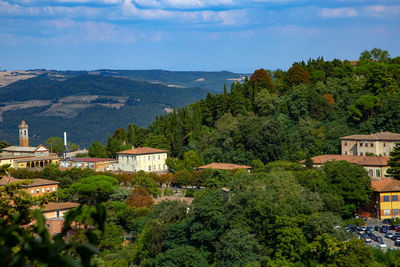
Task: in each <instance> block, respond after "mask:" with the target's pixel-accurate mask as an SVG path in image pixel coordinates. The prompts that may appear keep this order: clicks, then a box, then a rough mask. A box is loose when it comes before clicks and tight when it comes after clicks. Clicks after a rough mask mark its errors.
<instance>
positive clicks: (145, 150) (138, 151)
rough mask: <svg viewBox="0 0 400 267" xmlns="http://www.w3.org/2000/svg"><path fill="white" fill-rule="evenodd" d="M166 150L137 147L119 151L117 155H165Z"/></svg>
mask: <svg viewBox="0 0 400 267" xmlns="http://www.w3.org/2000/svg"><path fill="white" fill-rule="evenodd" d="M167 152H168V150H164V149H158V148H151V147H138V148H132V149H129V150H124V151H120V152H118V153H117V154H131V155H142V154H154V153H167Z"/></svg>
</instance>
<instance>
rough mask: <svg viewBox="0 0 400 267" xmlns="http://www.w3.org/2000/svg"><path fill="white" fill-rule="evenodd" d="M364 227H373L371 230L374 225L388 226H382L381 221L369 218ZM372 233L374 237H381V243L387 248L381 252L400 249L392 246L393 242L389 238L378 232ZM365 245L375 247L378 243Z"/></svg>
mask: <svg viewBox="0 0 400 267" xmlns="http://www.w3.org/2000/svg"><path fill="white" fill-rule="evenodd" d="M365 225H366V226H370V227H373V228H374V227H375V226H376V225H380V226H382V225H386V226H389V225H388V224H383V223H382V220H378V219H375V218H369V219H368V220H367V221H366V223H365ZM389 232H391V233H396V231H394V230H390V231H389ZM373 233H374V235H376V236H380V237H382V240H383V242H385V243H386V245H387V248H382V250H386V249H400V247H397V246H395V245H394V241H393V240H391V239H389V238H386V237H385V234H384V233H380V232H379V231H374V232H373ZM366 245H367V246H373V247H377V245H378V243H377V242H375V241H372V242H371V243H366Z"/></svg>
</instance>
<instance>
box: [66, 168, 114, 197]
mask: <svg viewBox="0 0 400 267" xmlns="http://www.w3.org/2000/svg"><path fill="white" fill-rule="evenodd" d="M117 183H118V180H117V179H115V178H114V177H110V176H105V175H95V176H89V177H87V178H83V179H81V180H80V181H78V182H76V183H74V184H72V185H71V187H70V189H71V191H72V192H74V193H76V194H78V196H79V197H80V198H81V199H82V200H86V201H87V202H88V203H89V204H92V203H100V202H104V201H107V200H108V199H109V196H110V195H111V194H112V193H113V192H114V190H115V189H116V188H117Z"/></svg>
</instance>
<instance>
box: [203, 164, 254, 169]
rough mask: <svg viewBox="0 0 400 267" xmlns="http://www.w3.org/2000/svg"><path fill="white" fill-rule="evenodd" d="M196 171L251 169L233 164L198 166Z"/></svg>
mask: <svg viewBox="0 0 400 267" xmlns="http://www.w3.org/2000/svg"><path fill="white" fill-rule="evenodd" d="M197 169H200V170H201V169H215V170H236V169H251V167H250V166H246V165H237V164H233V163H216V162H213V163H210V164H207V165H204V166H200V167H198V168H197Z"/></svg>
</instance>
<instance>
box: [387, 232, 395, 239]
mask: <svg viewBox="0 0 400 267" xmlns="http://www.w3.org/2000/svg"><path fill="white" fill-rule="evenodd" d="M392 236H394V234H393V233H391V232H387V233H386V234H385V237H386V238H389V239H390V238H392Z"/></svg>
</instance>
